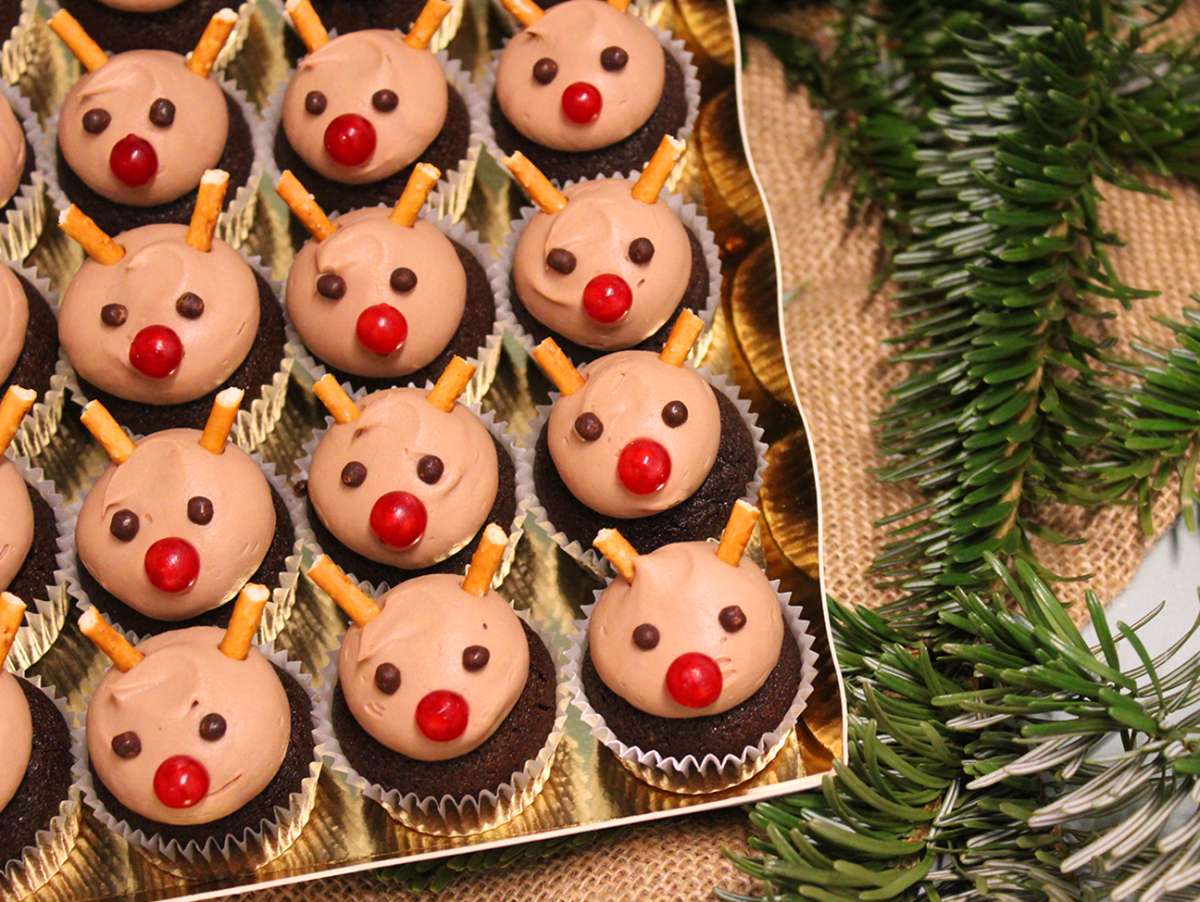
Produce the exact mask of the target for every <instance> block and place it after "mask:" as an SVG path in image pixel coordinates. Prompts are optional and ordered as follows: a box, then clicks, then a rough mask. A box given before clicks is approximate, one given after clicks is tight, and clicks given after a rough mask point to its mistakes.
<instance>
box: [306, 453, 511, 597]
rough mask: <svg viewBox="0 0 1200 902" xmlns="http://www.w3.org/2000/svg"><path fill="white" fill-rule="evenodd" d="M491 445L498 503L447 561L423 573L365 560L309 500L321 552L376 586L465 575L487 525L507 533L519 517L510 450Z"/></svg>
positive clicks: (310, 518)
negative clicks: (437, 575) (436, 575)
mask: <svg viewBox="0 0 1200 902" xmlns="http://www.w3.org/2000/svg"><path fill="white" fill-rule="evenodd" d="M492 443H493V444H494V445H495V446H496V460H497V463H498V464H499V467H500V474H499V475H500V480H499V484H498V485H497V487H496V500H495V502H494V503H493V504H492V510H491V512H490V513H489V514H488V515H487V519H486V520H484V521H483V525H482V526H480V527H479V532H477V533H475V536H474V538H472V539H471V541H470V542H468V543H467V544H466V546H465V547H463V548H461V549H459V550H458V551H457V552H455V553H454V554H452V555H450V557H448V558H446V559H445V560H444V561H440V562H438V563H436V564H431V565H430V566H428V567H423V568H421V569H420V570H401V569H400V568H399V567H389V566H388V565H387V564H381V563H379V562H378V561H373V560H371V559H370V558H368V557H364V556H363V555H361V554H359V553H358V552H356V551H353V550H351V549H350V548H347V547H346V546H345V545H343V544H342V543H341V542H340V541H338V539H337V538H336V537H335V536H334V534H333V533H331V532H330V531H329V530H328V529H326V528H325V524H324V523H322V522H321V518H320V516H318V514H317V509H316V508H315V507H313V503H312V501H311V500H309V501H307V502H306V503H307V504H308V521H309V523H310V524H311V525H312V530H313V533H314V534H315V535H316V537H317V543H318V544H319V545H320V546H321V550H322V551H324V552H325V553H326V554H327V555H329V557H330V558H331V559H332V560H333V562H334V563H335V564H337V565H338V566H339V567H341V568H342V569H343V570H345V571H346V572H347V573H353V574H354V575H355V577H357V578H358V579H365V580H366V581H367V582H369V583H372V584H374V585H379V584H380V583H388V584H389V585H397V584H398V583H402V582H404V581H405V580H407V579H413V578H415V577H418V576H425V575H426V574H428V573H462V572H464V571H465V570H466V568H467V564H469V563H470V562H471V555H473V554H474V553H475V549H476V548H478V547H479V542H480V540H481V539H482V538H483V531H484V529H486V528H487V525H488V524H489V523H495V524H497V525H498V526H501V527H503V528H504V529H505V530H507V529H509V527H510V526H511V524H512V521H513V517H515V516H516V515H517V470H516V466H515V465H514V463H513V460H512V458H511V457H509V455H508V451H507V450H506V449H505V448H504V446H503V445H501V444H500V442H498V441H496V438H495V437H494V436H493V437H492ZM436 515H437V512H436V511H431V516H436Z"/></svg>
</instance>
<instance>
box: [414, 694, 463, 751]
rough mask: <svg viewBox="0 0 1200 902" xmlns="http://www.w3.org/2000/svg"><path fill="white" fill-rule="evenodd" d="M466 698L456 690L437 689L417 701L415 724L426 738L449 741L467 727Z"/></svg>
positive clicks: (435, 740)
mask: <svg viewBox="0 0 1200 902" xmlns="http://www.w3.org/2000/svg"><path fill="white" fill-rule="evenodd" d="M467 715H468V711H467V700H466V699H465V698H463V697H462V696H461V695H459V694H458V693H457V692H448V691H447V690H445V689H438V690H435V691H434V692H430V693H429V694H428V695H426V696H425V697H424V698H423V699H421V700H420V701H419V702H417V726H418V727H419V728H420V729H421V732H422V733H424V734H425V737H426V738H427V739H432V740H433V741H434V742H449V741H450V740H451V739H457V738H458V737H459V736H461V735H462V734H463V731H464V730H465V729H466V728H467Z"/></svg>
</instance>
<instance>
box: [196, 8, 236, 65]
mask: <svg viewBox="0 0 1200 902" xmlns="http://www.w3.org/2000/svg"><path fill="white" fill-rule="evenodd" d="M237 20H238V15H237V13H235V12H234V11H233V10H232V9H228V8H226V9H218V10H217V11H216V12H215V13H213V14H212V18H211V19H209V20H208V24H207V25H206V26H204V33H203V34H202V35H200V40H199V41H197V42H196V49H195V50H193V51H192V52H191V53H190V54H188V61H187V67H188V69H189V71H191V72H193V73H195V74H196V75H199V76H200V77H201V78H208V75H209V73H210V72H212V67H213V64H214V63H216V61H217V57H218V56H220V55H221V48H223V47H224V46H225V42H226V41H227V40H229V35H230V33H231V32H232V31H233V27H234V26H235V25H237Z"/></svg>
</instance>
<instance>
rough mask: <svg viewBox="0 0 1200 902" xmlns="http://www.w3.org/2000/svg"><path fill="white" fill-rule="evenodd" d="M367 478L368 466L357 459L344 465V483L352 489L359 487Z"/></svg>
mask: <svg viewBox="0 0 1200 902" xmlns="http://www.w3.org/2000/svg"><path fill="white" fill-rule="evenodd" d="M366 479H367V467H366V465H365V464H362V463H360V462H359V461H357V460H352V461H350V463H348V464H346V466H344V467H342V485H344V486H348V487H350V488H352V489H356V488H358V487H359V486H360V485H362V484H363V483H364V482H365V481H366Z"/></svg>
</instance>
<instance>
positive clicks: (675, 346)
mask: <svg viewBox="0 0 1200 902" xmlns="http://www.w3.org/2000/svg"><path fill="white" fill-rule="evenodd" d="M703 331H704V320H702V319H701V318H700V317H698V316H697V315H696V314H695V313H694V312H692V311H691V310H689V309H688V308H686V307H684V308H683V310H682V311H680V313H679V316H678V317H677V318H676V319H675V325H673V326H672V327H671V334H670V335H668V336H667V343H666V344H665V345H663V349H662V351H660V352H659V355H658V356H659V357H660V358H661V359H662V361H663V363H669V364H671V366H683V362H684V361H685V360H687V356H688V354H690V353H691V351H692V345H694V344H695V343H696V339H697V338H699V337H700V333H701V332H703Z"/></svg>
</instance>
